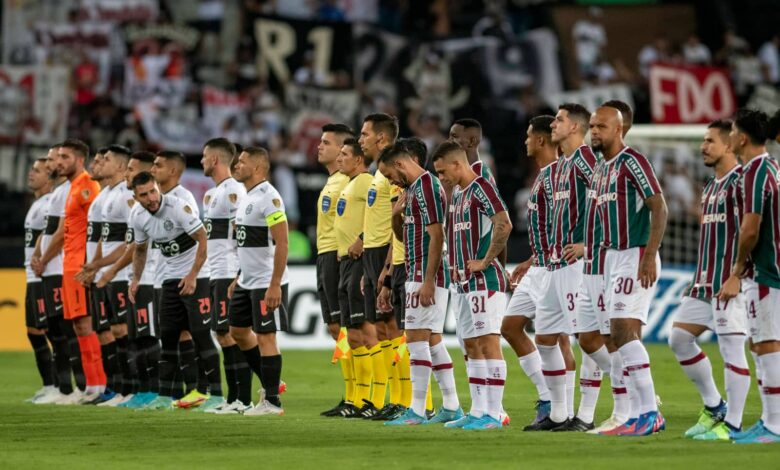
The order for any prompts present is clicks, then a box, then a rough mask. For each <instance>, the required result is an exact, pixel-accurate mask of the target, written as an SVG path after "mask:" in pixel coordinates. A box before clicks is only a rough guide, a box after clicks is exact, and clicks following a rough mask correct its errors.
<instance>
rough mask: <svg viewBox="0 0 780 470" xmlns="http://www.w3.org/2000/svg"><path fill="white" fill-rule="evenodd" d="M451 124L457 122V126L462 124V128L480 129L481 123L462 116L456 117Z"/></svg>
mask: <svg viewBox="0 0 780 470" xmlns="http://www.w3.org/2000/svg"><path fill="white" fill-rule="evenodd" d="M453 124H457V125H459V126H463V128H464V129H475V128H476V129H479V130H480V131H482V124H480V123H479V121H477V120H476V119H473V118H463V119H458V120H456V121H455V122H453Z"/></svg>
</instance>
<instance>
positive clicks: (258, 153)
mask: <svg viewBox="0 0 780 470" xmlns="http://www.w3.org/2000/svg"><path fill="white" fill-rule="evenodd" d="M241 152H242V153H243V152H246V153H247V154H249V156H250V157H252V158H257V157H260V158H265V159H266V160H269V159H270V156H269V155H270V154H269V153H268V150H266V149H264V148H263V147H247V148H245V149H244V150H242V151H241Z"/></svg>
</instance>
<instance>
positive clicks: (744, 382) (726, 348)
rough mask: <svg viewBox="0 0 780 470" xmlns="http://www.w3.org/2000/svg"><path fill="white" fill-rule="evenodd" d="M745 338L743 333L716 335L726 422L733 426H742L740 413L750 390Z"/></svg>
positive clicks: (743, 408)
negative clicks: (722, 370) (723, 388)
mask: <svg viewBox="0 0 780 470" xmlns="http://www.w3.org/2000/svg"><path fill="white" fill-rule="evenodd" d="M746 340H747V338H746V337H745V335H721V336H719V337H718V347H719V348H720V355H721V356H722V357H723V362H724V367H725V371H724V373H723V377H724V382H726V400H727V401H728V403H729V407H728V411H727V412H726V422H727V423H728V424H730V425H732V426H734V427H735V428H739V427H741V426H742V413H743V412H744V410H745V400H747V395H748V391H749V390H750V368H749V367H748V363H747V357H746V356H745V341H746Z"/></svg>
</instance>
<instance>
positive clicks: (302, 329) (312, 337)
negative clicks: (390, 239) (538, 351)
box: [278, 266, 712, 349]
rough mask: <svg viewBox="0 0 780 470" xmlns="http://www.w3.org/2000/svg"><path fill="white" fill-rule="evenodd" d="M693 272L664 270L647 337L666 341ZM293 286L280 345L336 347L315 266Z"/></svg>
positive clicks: (448, 328)
mask: <svg viewBox="0 0 780 470" xmlns="http://www.w3.org/2000/svg"><path fill="white" fill-rule="evenodd" d="M692 276H693V273H692V272H691V271H687V270H676V269H667V270H663V271H662V272H661V277H660V278H659V280H658V289H657V292H656V296H655V300H654V301H653V304H652V306H651V307H650V315H649V318H648V321H647V326H646V327H645V328H644V329H643V331H642V333H643V335H642V336H643V338H644V340H645V341H649V342H666V340H667V339H668V338H669V333H670V331H671V328H672V318H673V314H674V311H675V310H677V307H678V306H679V305H680V298H681V297H680V296H681V294H682V291H683V289H685V287H686V286H687V284H688V283H689V282H690V280H691V278H692ZM289 286H290V287H289V289H290V291H289V295H290V298H289V305H288V308H289V315H290V318H289V320H290V332H288V333H280V334H279V337H278V340H279V346H280V347H281V348H282V349H332V348H333V347H334V343H333V340H332V339H331V337H330V335H328V333H327V330H326V329H325V325H324V324H323V322H322V315H321V313H320V302H319V298H318V297H317V278H316V272H315V268H314V266H291V267H290V284H289ZM701 339H702V340H703V341H709V340H711V339H712V334H711V333H709V332H708V333H705V334H704V335H702V337H701ZM444 342H445V344H446V345H447V346H449V347H457V346H458V341H457V339H456V338H455V318H454V317H453V314H452V312H451V311H450V310H449V309H448V311H447V319H446V321H445V323H444Z"/></svg>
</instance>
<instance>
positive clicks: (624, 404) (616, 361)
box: [609, 351, 631, 423]
mask: <svg viewBox="0 0 780 470" xmlns="http://www.w3.org/2000/svg"><path fill="white" fill-rule="evenodd" d="M609 358H610V364H611V366H612V367H611V369H610V371H609V380H610V382H612V399H613V400H614V402H615V404H614V407H613V408H612V416H613V417H614V418H615V419H616V420H618V421H620V422H621V423H624V422H626V421H628V418H629V414H630V413H631V401H630V400H629V397H628V388H627V387H626V381H625V380H624V378H625V377H623V359H622V358H621V357H620V353H619V352H617V351H615V352H613V353H611V354H610V355H609Z"/></svg>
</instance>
